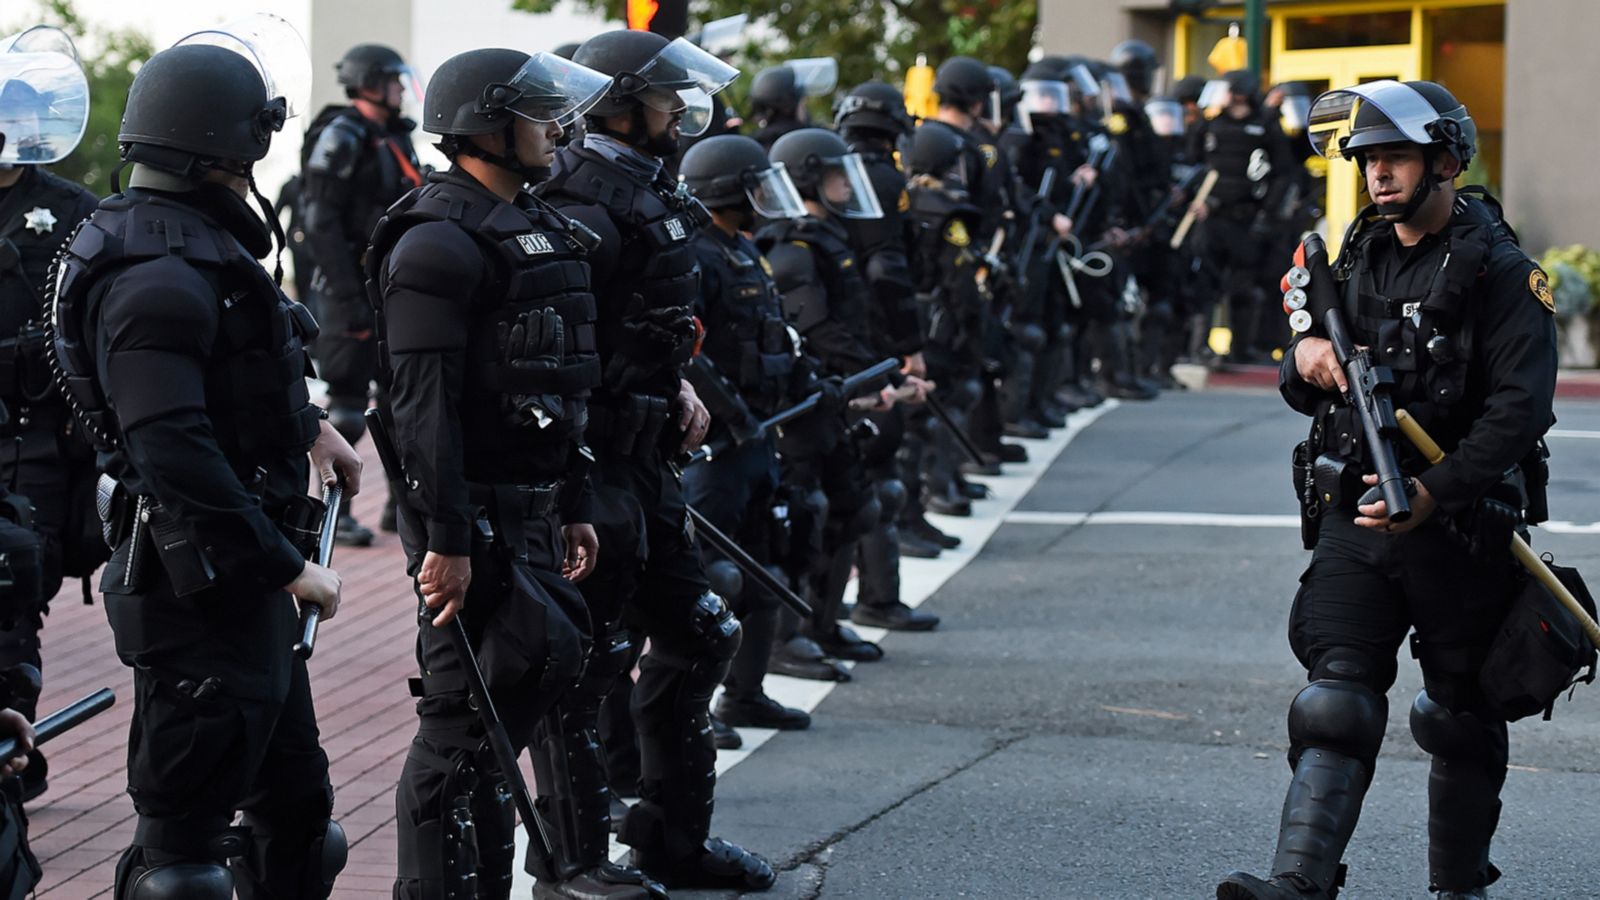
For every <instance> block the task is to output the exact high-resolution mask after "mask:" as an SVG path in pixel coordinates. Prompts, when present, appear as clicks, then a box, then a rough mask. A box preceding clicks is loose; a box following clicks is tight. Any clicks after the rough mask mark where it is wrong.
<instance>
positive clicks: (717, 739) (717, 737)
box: [711, 716, 744, 750]
mask: <svg viewBox="0 0 1600 900" xmlns="http://www.w3.org/2000/svg"><path fill="white" fill-rule="evenodd" d="M711 741H712V743H714V744H716V745H717V749H718V750H737V749H739V748H740V747H743V746H744V738H743V737H740V736H739V732H737V731H735V730H733V726H731V725H729V724H728V723H727V722H724V721H722V720H721V719H719V718H717V717H716V716H712V717H711Z"/></svg>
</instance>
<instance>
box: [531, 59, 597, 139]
mask: <svg viewBox="0 0 1600 900" xmlns="http://www.w3.org/2000/svg"><path fill="white" fill-rule="evenodd" d="M610 86H611V79H610V78H609V77H608V76H605V75H602V74H600V73H599V72H596V71H595V70H593V69H591V68H589V67H587V66H581V65H578V64H577V63H575V62H572V61H571V60H568V59H563V58H561V57H559V56H557V55H555V54H554V53H535V54H534V55H532V56H530V57H528V61H527V62H525V63H523V64H522V68H520V69H518V70H517V74H515V75H513V76H512V77H511V81H510V82H509V83H507V84H506V87H508V88H510V89H511V94H512V99H510V100H509V101H507V102H506V104H505V107H506V109H508V110H510V111H511V112H513V113H515V114H517V115H519V116H521V117H522V118H524V119H527V120H529V121H532V122H540V123H551V122H554V123H555V124H557V125H559V126H561V127H562V128H565V127H567V126H568V125H570V124H572V122H573V121H574V120H575V119H577V118H578V117H579V116H581V115H583V114H584V112H586V111H587V110H588V109H589V107H591V106H593V105H595V104H596V103H597V102H599V100H600V98H601V97H602V96H604V95H605V92H606V88H608V87H610Z"/></svg>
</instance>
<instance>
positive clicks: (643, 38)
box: [572, 29, 739, 137]
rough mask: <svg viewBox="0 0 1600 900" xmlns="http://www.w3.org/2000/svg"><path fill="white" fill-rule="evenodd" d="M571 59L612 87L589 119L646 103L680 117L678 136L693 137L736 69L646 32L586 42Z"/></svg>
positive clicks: (606, 35) (707, 119)
mask: <svg viewBox="0 0 1600 900" xmlns="http://www.w3.org/2000/svg"><path fill="white" fill-rule="evenodd" d="M572 61H573V62H575V63H578V64H579V65H582V66H587V67H588V68H590V69H593V70H595V71H596V72H599V73H600V74H602V75H606V76H608V77H610V78H611V86H610V88H609V89H608V90H607V91H606V93H605V95H604V96H603V97H602V98H601V99H600V101H599V102H598V103H596V104H595V105H594V107H593V108H592V109H590V110H589V113H588V115H589V116H591V117H593V118H605V117H608V116H620V115H626V114H628V113H630V112H631V111H633V110H635V109H638V108H640V105H641V104H649V105H650V106H652V107H653V108H655V109H660V110H663V111H671V112H681V113H682V114H683V122H682V132H683V134H685V135H687V136H690V137H693V136H694V135H698V134H702V133H704V132H705V130H706V128H707V127H708V126H709V125H710V124H711V111H712V103H711V95H712V94H715V93H716V92H717V91H720V90H722V89H723V88H725V87H727V86H728V85H729V84H730V83H731V82H732V81H733V80H734V79H735V78H737V77H738V76H739V70H738V69H735V68H734V67H733V66H730V65H728V64H727V63H725V62H723V61H722V60H720V59H718V58H717V57H715V56H713V55H711V54H710V53H707V52H706V51H704V50H702V49H700V48H699V47H696V46H695V45H694V44H692V43H690V42H689V41H688V40H687V39H685V38H677V39H675V40H671V41H668V40H667V39H666V38H664V37H662V36H661V35H659V34H654V33H652V32H649V31H634V30H630V29H619V30H617V31H607V32H604V33H603V34H597V35H595V36H594V37H592V38H590V39H588V40H587V41H584V42H583V44H582V45H581V46H579V47H578V51H577V52H576V53H574V54H572Z"/></svg>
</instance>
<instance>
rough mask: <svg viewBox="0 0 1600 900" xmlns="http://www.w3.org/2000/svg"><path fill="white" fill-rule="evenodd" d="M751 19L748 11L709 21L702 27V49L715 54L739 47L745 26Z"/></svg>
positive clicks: (718, 54)
mask: <svg viewBox="0 0 1600 900" xmlns="http://www.w3.org/2000/svg"><path fill="white" fill-rule="evenodd" d="M749 21H750V16H749V14H748V13H738V14H736V15H732V16H728V17H727V18H725V19H717V20H715V21H712V22H707V23H706V24H705V27H704V28H701V29H700V49H702V50H704V51H706V52H707V53H710V54H712V55H713V56H722V55H723V54H725V53H732V52H733V51H735V50H737V49H739V40H740V39H741V38H743V37H744V26H745V24H746V23H747V22H749Z"/></svg>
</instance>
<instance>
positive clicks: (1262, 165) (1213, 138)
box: [1203, 115, 1272, 218]
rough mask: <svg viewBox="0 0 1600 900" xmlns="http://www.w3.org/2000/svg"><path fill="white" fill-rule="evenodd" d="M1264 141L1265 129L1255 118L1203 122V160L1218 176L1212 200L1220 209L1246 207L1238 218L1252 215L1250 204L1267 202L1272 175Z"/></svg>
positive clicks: (1226, 117) (1221, 117)
mask: <svg viewBox="0 0 1600 900" xmlns="http://www.w3.org/2000/svg"><path fill="white" fill-rule="evenodd" d="M1267 141H1268V134H1267V126H1266V125H1264V124H1262V123H1261V121H1260V120H1259V119H1258V118H1257V117H1255V116H1252V117H1250V118H1248V119H1243V120H1239V119H1234V118H1232V117H1230V116H1227V115H1220V116H1218V117H1216V118H1215V119H1212V120H1210V121H1209V122H1208V123H1206V133H1205V146H1204V148H1203V149H1204V151H1205V158H1204V160H1203V161H1204V163H1205V165H1206V166H1208V167H1209V168H1211V169H1212V170H1213V171H1215V172H1216V173H1217V184H1216V187H1214V188H1212V189H1211V197H1212V198H1213V199H1214V200H1216V201H1217V202H1218V203H1220V204H1222V206H1221V207H1220V208H1221V209H1224V210H1227V209H1230V207H1233V208H1236V207H1237V205H1238V204H1245V205H1246V207H1245V209H1244V210H1243V213H1244V215H1240V216H1239V217H1240V218H1244V217H1247V216H1253V215H1254V214H1255V206H1254V205H1252V204H1258V203H1260V202H1261V201H1262V200H1264V199H1266V196H1267V188H1268V184H1269V180H1270V178H1271V175H1272V162H1271V159H1272V154H1271V152H1270V151H1269V150H1268V148H1267Z"/></svg>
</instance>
